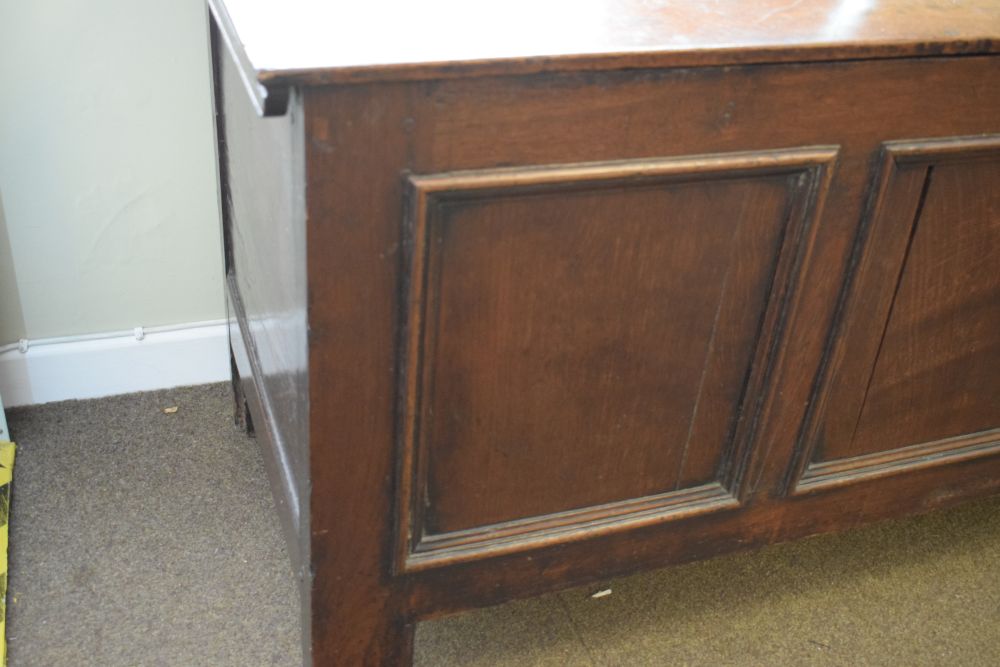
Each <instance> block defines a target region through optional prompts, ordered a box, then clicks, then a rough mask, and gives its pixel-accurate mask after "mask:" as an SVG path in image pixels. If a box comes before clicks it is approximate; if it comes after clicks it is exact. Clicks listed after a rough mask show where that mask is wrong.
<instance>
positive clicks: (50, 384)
mask: <svg viewBox="0 0 1000 667" xmlns="http://www.w3.org/2000/svg"><path fill="white" fill-rule="evenodd" d="M228 341H229V339H228V332H227V326H226V321H225V320H213V321H210V322H191V323H188V324H182V325H176V326H169V327H153V328H149V329H141V330H140V329H137V330H135V331H128V332H112V333H108V334H98V335H88V336H79V337H72V336H71V337H66V338H58V339H39V340H32V341H28V342H27V350H26V351H22V349H23V347H24V345H23V344H22V345H21V346H19V345H17V344H15V345H8V346H4V347H2V348H0V396H3V402H4V405H5V406H6V407H8V408H11V407H15V406H19V405H35V404H39V403H51V402H52V401H65V400H69V399H80V398H97V397H100V396H112V395H115V394H128V393H131V392H135V391H150V390H153V389H167V388H170V387H181V386H186V385H194V384H206V383H209V382H221V381H224V380H228V379H229V376H230V368H229V342H228Z"/></svg>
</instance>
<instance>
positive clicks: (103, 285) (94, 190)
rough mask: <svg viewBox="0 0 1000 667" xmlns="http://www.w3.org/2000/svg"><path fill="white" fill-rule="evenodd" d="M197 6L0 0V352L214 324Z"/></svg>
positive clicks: (175, 1)
mask: <svg viewBox="0 0 1000 667" xmlns="http://www.w3.org/2000/svg"><path fill="white" fill-rule="evenodd" d="M208 62H209V61H208V36H207V13H206V9H205V6H204V2H203V0H45V1H44V2H3V3H0V345H2V344H4V343H10V342H13V341H16V340H17V339H19V338H22V337H27V338H45V337H53V336H67V335H76V334H85V333H96V332H104V331H115V330H123V329H132V328H133V327H136V326H157V325H165V324H179V323H185V322H195V321H203V320H211V319H218V318H222V317H224V301H223V291H222V251H221V248H220V238H219V225H218V203H217V196H216V176H215V166H214V160H215V156H214V149H213V132H214V128H213V119H212V113H211V101H210V100H211V83H210V73H209V68H208Z"/></svg>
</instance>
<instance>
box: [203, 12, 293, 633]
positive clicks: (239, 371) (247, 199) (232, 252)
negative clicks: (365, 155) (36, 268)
mask: <svg viewBox="0 0 1000 667" xmlns="http://www.w3.org/2000/svg"><path fill="white" fill-rule="evenodd" d="M211 45H212V61H213V65H214V67H213V80H214V91H215V95H214V107H215V110H216V132H217V136H218V149H217V150H218V159H219V176H220V188H219V189H220V194H221V207H220V208H221V213H222V235H223V247H224V252H225V268H226V305H227V314H228V318H227V319H228V322H229V343H230V353H231V364H232V369H233V386H234V394H235V399H236V405H235V412H236V421H237V423H238V424H240V425H242V426H244V427H247V428H248V430H249V432H250V433H251V434H253V435H255V436H256V438H257V439H258V441H259V442H260V445H261V453H262V455H263V459H264V464H265V466H266V468H267V471H268V477H269V478H270V480H271V483H272V484H271V485H272V489H273V491H274V498H275V504H276V506H277V509H278V513H279V516H280V518H281V523H282V527H283V529H284V532H285V535H286V537H287V540H286V542H287V545H288V551H289V556H290V558H291V564H292V569H293V571H294V573H295V576H296V578H297V579H298V582H299V586H300V589H301V591H302V597H303V600H304V603H303V607H304V614H303V615H304V620H305V624H304V626H303V627H305V628H307V632H306V635H305V638H304V639H305V642H306V643H308V627H309V625H308V617H309V614H308V610H307V609H306V607H307V606H308V599H309V593H310V586H311V580H310V571H309V562H310V556H309V503H308V493H309V479H310V473H309V425H308V413H309V403H308V401H307V400H304V399H305V398H306V397H307V392H308V377H307V368H306V364H307V359H308V357H307V344H308V342H307V322H306V302H305V300H306V271H305V261H304V257H303V256H304V254H305V224H304V221H305V210H304V193H303V191H302V189H303V179H304V175H303V172H302V169H303V166H304V165H303V160H302V156H303V150H304V149H303V140H304V131H303V124H302V116H301V114H302V108H301V103H300V102H299V101H298V100H296V102H295V103H294V104H293V105H292V107H291V108H290V109H289V113H288V114H287V115H286V116H283V117H278V118H261V117H260V115H259V113H258V110H257V109H256V108H255V106H254V105H253V103H252V100H251V99H249V98H248V97H247V96H246V94H245V92H244V89H243V82H242V78H241V74H240V72H239V71H238V69H237V65H236V63H235V62H234V61H233V60H232V59H231V57H230V55H229V53H228V51H227V50H226V48H225V45H224V41H223V38H222V35H220V33H219V30H218V29H217V27H216V26H215V25H214V24H213V26H212V29H211Z"/></svg>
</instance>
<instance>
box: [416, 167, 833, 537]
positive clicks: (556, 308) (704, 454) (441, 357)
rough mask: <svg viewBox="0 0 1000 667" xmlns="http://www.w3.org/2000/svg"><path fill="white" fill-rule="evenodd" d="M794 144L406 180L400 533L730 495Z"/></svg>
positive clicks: (785, 218) (797, 175)
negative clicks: (405, 452) (696, 158)
mask: <svg viewBox="0 0 1000 667" xmlns="http://www.w3.org/2000/svg"><path fill="white" fill-rule="evenodd" d="M808 159H812V160H814V159H815V156H811V157H809V158H804V157H802V156H798V161H797V162H793V164H785V165H781V164H779V165H775V164H773V163H772V162H767V161H765V162H764V163H763V164H759V163H757V162H754V161H753V160H752V159H748V158H747V157H746V156H741V157H740V158H738V161H736V162H735V163H734V164H733V165H725V164H723V165H716V167H715V168H714V169H711V170H707V171H705V172H704V173H701V172H700V171H699V169H701V167H699V166H698V164H697V163H694V164H692V165H688V166H689V168H690V169H689V170H688V171H686V170H684V169H678V168H677V165H675V164H673V163H669V164H671V165H672V167H673V168H672V169H666V170H664V171H663V173H661V174H656V173H653V174H650V173H648V169H647V167H648V165H646V167H644V166H642V165H638V166H635V167H630V166H629V165H627V164H626V165H621V164H618V165H615V166H613V167H609V168H607V169H605V170H603V171H602V170H600V169H594V170H590V171H588V170H583V171H580V170H579V169H572V168H570V169H567V170H565V172H563V173H561V174H559V173H555V174H554V173H551V172H534V173H531V172H529V173H526V174H524V175H522V176H520V177H511V176H509V175H507V176H498V178H499V179H500V180H501V181H503V182H501V183H492V184H490V182H489V179H487V178H485V177H484V176H482V175H479V176H474V177H467V178H466V179H465V180H463V178H462V177H458V178H457V180H455V181H453V182H451V183H449V182H448V181H447V179H441V180H440V181H434V180H430V181H428V180H426V179H425V180H417V190H418V191H417V193H416V195H415V197H414V202H415V206H416V207H418V208H419V211H420V212H419V213H417V215H418V217H419V220H418V221H417V223H416V224H415V226H414V235H415V238H414V250H413V252H414V262H413V266H412V271H411V278H412V280H413V281H414V283H415V286H414V288H413V290H414V291H413V297H412V301H411V316H410V318H409V322H410V331H409V332H408V334H409V339H410V340H409V344H410V363H409V365H408V373H409V374H410V377H409V378H408V382H407V391H408V392H409V395H408V396H407V405H408V410H409V411H410V412H409V414H410V417H411V418H410V419H409V420H408V421H407V430H408V433H409V436H410V437H411V438H412V439H411V440H410V445H411V446H412V448H413V450H414V451H413V452H412V454H413V459H412V468H411V473H412V475H413V482H414V487H413V488H412V489H411V492H412V493H413V494H414V496H413V498H414V507H413V509H414V511H413V513H412V516H411V517H410V519H411V522H412V527H411V529H410V530H412V531H414V532H415V533H416V535H415V537H416V538H417V539H415V540H414V541H415V542H417V543H418V545H419V544H424V545H425V546H426V545H430V544H433V543H435V542H441V541H442V539H441V538H442V536H445V537H447V536H453V537H454V536H464V537H462V539H463V540H464V539H466V538H468V537H469V535H470V534H474V533H476V531H481V532H482V534H481V535H479V537H475V538H473V539H472V541H473V542H476V541H477V540H478V541H489V540H490V539H493V538H491V537H489V535H488V534H487V533H488V531H484V528H488V527H491V526H492V527H495V528H496V531H494V533H495V535H494V536H496V535H499V534H501V533H503V534H507V533H512V534H516V533H518V531H519V529H518V528H517V526H522V525H523V526H524V529H523V531H522V532H527V533H530V532H532V531H545V530H549V529H551V527H552V525H554V524H553V522H554V523H555V524H558V525H559V526H561V527H566V526H569V527H572V526H573V525H575V524H576V523H577V520H576V519H574V517H578V518H579V521H590V520H592V519H593V518H594V517H593V516H592V515H593V513H594V512H597V513H598V514H601V515H603V516H605V517H606V516H609V515H614V514H615V513H616V512H618V513H620V514H628V513H629V512H631V511H632V510H627V511H625V510H623V511H622V512H619V510H622V508H623V507H625V506H629V507H631V505H629V504H632V505H635V507H634V509H635V511H640V512H641V511H649V510H650V509H651V508H653V509H655V507H657V506H659V505H664V506H666V505H670V504H671V503H673V502H674V499H675V497H674V495H672V494H676V497H677V498H681V497H682V496H684V497H689V498H690V499H691V500H692V502H705V501H706V499H707V500H708V501H710V502H716V501H719V500H722V499H729V500H731V499H732V497H733V490H732V489H731V488H730V482H731V480H732V476H731V475H730V477H727V476H726V475H727V472H733V469H734V467H735V466H736V465H738V457H737V456H736V451H737V448H736V447H735V446H734V434H735V433H736V432H737V430H738V426H739V423H740V419H741V417H743V416H745V415H744V414H743V412H742V409H743V405H744V398H745V393H746V391H747V387H748V386H750V384H751V382H750V380H751V370H752V367H753V362H754V359H755V357H756V355H757V354H758V351H759V347H760V341H761V335H762V326H763V322H764V319H765V314H766V311H767V307H768V304H769V302H770V301H771V297H772V295H773V293H774V291H775V281H776V277H777V276H778V273H779V266H780V265H781V260H782V249H783V247H784V245H785V242H786V240H788V238H790V237H794V238H798V237H799V236H800V232H801V228H802V226H803V220H804V219H805V218H804V211H805V202H806V201H807V199H808V197H809V193H811V192H814V191H815V186H816V178H815V176H816V174H815V173H814V171H811V168H812V166H814V165H812V164H810V165H803V161H804V160H808ZM653 171H654V172H655V171H656V170H655V169H654V170H653ZM504 178H507V179H508V180H507V181H504ZM477 179H478V180H477ZM421 186H423V187H424V190H422V191H421V190H420V188H421ZM792 227H794V229H791V228H792ZM783 288H784V281H783V283H782V285H781V287H780V288H779V289H783ZM411 429H412V430H411ZM684 494H688V495H687V496H685V495H684ZM644 499H645V500H644ZM650 499H656V500H650ZM644 503H645V504H644ZM650 503H652V504H650ZM682 504H683V503H682ZM560 517H561V518H560ZM532 522H535V523H537V524H538V525H533V524H532ZM543 524H544V525H543ZM512 526H514V528H512ZM444 542H448V539H444Z"/></svg>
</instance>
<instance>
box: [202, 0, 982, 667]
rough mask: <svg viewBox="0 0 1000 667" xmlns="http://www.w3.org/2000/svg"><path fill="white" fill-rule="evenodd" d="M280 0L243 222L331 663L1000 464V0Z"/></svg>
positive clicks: (247, 306) (267, 437)
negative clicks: (515, 603) (353, 3)
mask: <svg viewBox="0 0 1000 667" xmlns="http://www.w3.org/2000/svg"><path fill="white" fill-rule="evenodd" d="M266 4H267V3H254V2H250V1H249V0H229V2H226V3H225V5H224V4H223V2H222V1H221V0H211V2H210V5H211V9H212V13H213V17H214V21H213V45H214V49H213V53H214V66H215V85H216V105H217V111H218V140H219V144H218V145H219V158H220V180H221V187H222V193H223V213H224V215H223V217H224V225H223V226H224V230H223V231H224V236H225V247H226V269H227V277H228V293H229V303H230V322H231V333H232V336H231V342H232V350H233V367H234V380H235V382H234V386H235V387H236V390H237V405H238V408H237V417H238V419H239V420H240V421H242V422H250V425H251V426H252V429H253V431H254V432H255V433H256V435H257V438H258V440H259V441H260V442H261V444H262V447H263V451H264V453H265V458H266V460H267V461H268V464H269V467H270V472H271V477H272V481H273V487H274V490H275V494H276V497H277V499H278V502H279V505H280V507H281V511H282V513H283V516H284V520H285V524H286V529H287V534H288V538H289V545H290V551H291V553H292V558H293V561H294V564H295V568H296V571H297V572H298V576H299V578H300V581H301V591H302V600H303V603H302V609H303V619H304V621H305V624H304V626H305V628H306V637H305V646H306V656H307V661H308V662H309V664H315V665H390V664H393V665H403V664H408V662H409V661H410V654H411V638H412V631H413V625H414V623H415V622H416V621H417V620H419V619H423V618H428V617H431V616H435V615H440V614H446V613H453V612H457V611H461V610H463V609H468V608H472V607H477V606H483V605H490V604H495V603H499V602H503V601H505V600H509V599H512V598H515V597H521V596H529V595H534V594H538V593H541V592H544V591H549V590H554V589H558V588H561V587H566V586H572V585H579V584H582V583H586V582H589V581H595V580H599V579H604V578H607V577H609V576H611V575H617V574H623V573H628V572H634V571H637V570H639V569H642V568H650V567H658V566H663V565H666V564H671V563H679V562H683V561H689V560H693V559H699V558H706V557H711V556H714V555H717V554H721V553H726V552H732V551H735V550H740V549H749V548H753V547H756V546H760V545H763V544H767V543H772V542H776V541H781V540H790V539H794V538H799V537H802V536H806V535H810V534H815V533H820V532H826V531H834V530H843V529H846V528H850V527H852V526H855V525H858V524H860V523H862V522H866V521H872V520H876V519H881V518H886V517H895V516H902V515H906V514H911V513H916V512H923V511H926V510H930V509H933V508H936V507H942V506H946V505H949V504H953V503H956V502H958V501H961V500H963V499H967V498H971V497H975V496H981V495H985V494H991V493H995V492H997V491H998V490H1000V271H998V269H997V266H998V264H1000V42H998V41H997V38H998V37H1000V10H998V8H997V6H996V3H995V2H992V1H990V0H982V1H980V2H964V3H953V2H946V1H944V0H941V1H937V0H920V1H917V2H913V1H911V0H885V1H881V2H878V1H870V2H868V1H863V2H850V1H847V0H844V1H841V2H834V1H832V0H821V1H818V2H812V3H791V4H789V3H787V2H778V1H777V0H753V2H740V3H736V2H732V3H725V2H723V3H688V2H679V1H669V0H665V1H661V2H653V3H650V2H641V1H640V0H593V1H588V2H576V3H567V2H559V1H556V2H544V1H538V0H536V1H535V2H533V3H528V2H524V1H523V0H514V1H513V2H509V3H503V4H501V3H497V4H496V5H490V6H486V5H482V4H480V3H458V2H454V1H449V0H431V1H430V2H427V3H407V4H406V5H405V6H404V5H403V3H384V2H374V3H370V5H366V6H363V7H353V8H343V7H337V3H308V2H304V1H303V0H296V1H294V2H291V3H271V5H273V6H270V7H264V6H263V5H266ZM411 5H412V6H411ZM720 6H721V7H722V9H720ZM727 7H728V9H727Z"/></svg>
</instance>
